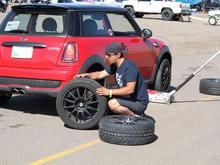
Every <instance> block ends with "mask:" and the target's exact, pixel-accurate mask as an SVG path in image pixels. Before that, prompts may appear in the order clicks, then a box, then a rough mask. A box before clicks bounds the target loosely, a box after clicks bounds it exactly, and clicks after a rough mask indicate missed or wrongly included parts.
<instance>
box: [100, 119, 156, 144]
mask: <svg viewBox="0 0 220 165" xmlns="http://www.w3.org/2000/svg"><path fill="white" fill-rule="evenodd" d="M154 129H155V121H154V120H153V119H151V118H147V117H134V116H126V115H112V116H106V117H104V118H102V119H101V121H100V123H99V137H100V139H101V140H102V141H104V142H107V143H111V144H119V145H143V144H148V143H152V142H153V141H155V140H156V139H157V136H156V135H155V134H154Z"/></svg>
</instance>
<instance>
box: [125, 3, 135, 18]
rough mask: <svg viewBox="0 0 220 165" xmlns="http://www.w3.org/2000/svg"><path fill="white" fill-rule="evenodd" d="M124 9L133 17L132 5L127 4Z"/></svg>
mask: <svg viewBox="0 0 220 165" xmlns="http://www.w3.org/2000/svg"><path fill="white" fill-rule="evenodd" d="M125 9H126V10H127V11H128V12H129V13H130V14H131V16H132V17H134V14H135V11H134V8H133V7H131V6H127V7H125Z"/></svg>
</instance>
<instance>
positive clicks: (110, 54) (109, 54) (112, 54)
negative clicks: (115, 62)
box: [106, 53, 117, 57]
mask: <svg viewBox="0 0 220 165" xmlns="http://www.w3.org/2000/svg"><path fill="white" fill-rule="evenodd" d="M106 55H107V56H108V57H111V56H114V55H117V54H115V53H107V54H106Z"/></svg>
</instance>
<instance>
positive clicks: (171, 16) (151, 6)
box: [122, 0, 191, 20]
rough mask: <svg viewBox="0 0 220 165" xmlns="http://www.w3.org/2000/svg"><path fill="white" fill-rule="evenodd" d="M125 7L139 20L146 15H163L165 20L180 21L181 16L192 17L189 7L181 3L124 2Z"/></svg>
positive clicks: (126, 0)
mask: <svg viewBox="0 0 220 165" xmlns="http://www.w3.org/2000/svg"><path fill="white" fill-rule="evenodd" d="M122 4H123V7H124V8H125V9H127V10H128V11H129V12H130V13H131V15H135V16H136V17H138V18H141V17H143V16H144V14H149V13H156V14H161V17H162V19H163V20H178V19H179V18H180V17H181V16H185V15H187V16H188V15H191V10H190V6H189V5H183V4H182V3H180V2H174V1H166V0H159V1H158V0H147V1H145V0H124V1H123V2H122Z"/></svg>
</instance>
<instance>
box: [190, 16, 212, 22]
mask: <svg viewBox="0 0 220 165" xmlns="http://www.w3.org/2000/svg"><path fill="white" fill-rule="evenodd" d="M189 17H190V18H191V19H196V20H199V21H204V22H207V21H208V19H205V18H199V17H194V16H189Z"/></svg>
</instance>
